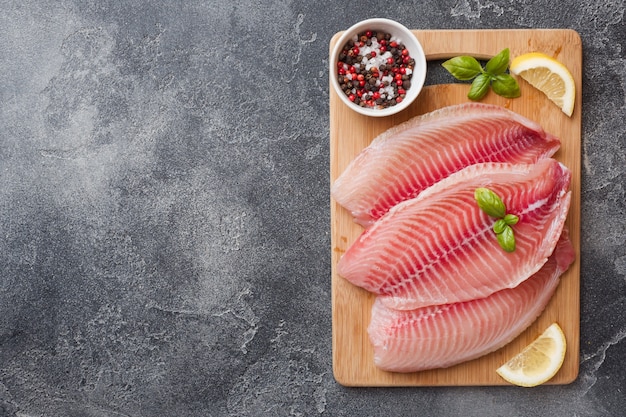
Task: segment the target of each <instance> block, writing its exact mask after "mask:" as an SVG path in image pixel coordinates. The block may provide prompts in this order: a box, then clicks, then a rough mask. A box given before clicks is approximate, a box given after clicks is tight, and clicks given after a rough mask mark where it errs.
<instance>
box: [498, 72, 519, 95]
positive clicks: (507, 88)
mask: <svg viewBox="0 0 626 417" xmlns="http://www.w3.org/2000/svg"><path fill="white" fill-rule="evenodd" d="M491 88H493V91H494V93H496V94H497V95H499V96H502V97H505V98H515V97H519V96H520V95H521V92H520V89H519V85H518V84H517V81H516V80H515V78H513V77H512V76H511V75H510V74H499V75H496V76H495V77H494V79H493V82H492V83H491Z"/></svg>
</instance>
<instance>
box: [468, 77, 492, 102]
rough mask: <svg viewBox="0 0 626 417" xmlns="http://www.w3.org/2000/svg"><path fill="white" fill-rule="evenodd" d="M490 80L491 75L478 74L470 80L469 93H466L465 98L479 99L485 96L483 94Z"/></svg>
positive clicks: (487, 88)
mask: <svg viewBox="0 0 626 417" xmlns="http://www.w3.org/2000/svg"><path fill="white" fill-rule="evenodd" d="M490 81H491V76H490V75H489V74H480V75H479V76H478V77H476V78H475V79H474V81H472V86H471V87H470V90H469V93H467V98H469V99H470V100H480V99H481V98H483V97H485V94H487V91H489V82H490Z"/></svg>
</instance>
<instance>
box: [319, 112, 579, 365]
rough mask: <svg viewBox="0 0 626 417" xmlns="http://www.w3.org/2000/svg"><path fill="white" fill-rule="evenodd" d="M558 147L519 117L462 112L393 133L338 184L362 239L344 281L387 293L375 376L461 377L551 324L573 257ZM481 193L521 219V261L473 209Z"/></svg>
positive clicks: (425, 118) (336, 194) (566, 181)
mask: <svg viewBox="0 0 626 417" xmlns="http://www.w3.org/2000/svg"><path fill="white" fill-rule="evenodd" d="M559 146H560V141H559V139H558V138H556V137H554V136H552V135H550V134H549V133H547V132H545V131H544V130H543V129H542V128H541V126H539V125H538V124H537V123H535V122H533V121H531V120H528V119H526V118H524V117H522V116H520V115H519V114H516V113H514V112H511V111H509V110H507V109H505V108H502V107H500V106H495V105H488V104H480V103H466V104H461V105H456V106H450V107H446V108H443V109H440V110H437V111H434V112H431V113H428V114H425V115H422V116H418V117H415V118H413V119H411V120H409V121H407V122H405V123H403V124H401V125H398V126H396V127H394V128H392V129H390V130H388V131H386V132H384V133H383V134H381V135H380V136H379V137H377V138H376V139H374V141H373V142H372V143H371V144H370V146H368V147H367V148H366V149H364V150H363V151H362V152H361V153H360V154H359V155H358V156H357V157H356V158H355V159H354V160H353V161H352V162H351V164H350V165H349V166H348V167H347V168H346V170H345V171H344V172H343V173H342V174H341V175H340V176H339V178H337V180H336V181H335V183H334V184H333V186H332V189H331V195H332V196H333V198H334V199H335V200H336V201H337V202H338V203H339V204H341V205H342V206H343V207H344V208H346V209H347V210H348V211H350V213H351V214H352V215H353V216H354V219H355V221H356V222H358V223H359V224H361V225H363V226H364V227H365V228H366V229H365V230H364V232H363V233H362V234H361V236H360V237H359V238H358V239H357V240H356V241H355V242H354V243H353V244H352V245H351V246H350V247H349V248H348V250H347V251H346V253H345V254H344V255H343V256H342V258H341V259H340V261H339V263H338V265H337V272H338V273H339V275H341V276H342V277H344V278H345V279H347V280H348V281H350V282H351V283H353V284H354V285H357V286H359V287H362V288H364V289H366V290H368V291H370V292H372V293H374V294H377V298H376V301H375V302H374V306H373V308H372V316H371V322H370V325H369V328H368V333H369V337H370V341H371V343H372V344H373V347H374V362H375V364H376V366H378V367H379V368H381V369H383V370H387V371H394V372H414V371H421V370H425V369H433V368H443V367H448V366H452V365H455V364H458V363H460V362H464V361H467V360H471V359H474V358H477V357H480V356H483V355H485V354H487V353H490V352H492V351H494V350H497V349H499V348H500V347H502V346H504V345H505V344H507V343H508V342H510V341H511V340H513V339H514V338H515V337H516V336H517V335H519V334H520V333H521V332H523V331H524V330H525V329H526V328H527V327H528V326H529V325H530V324H532V323H533V322H534V321H535V319H536V318H537V317H538V316H539V315H540V314H541V312H542V311H543V310H544V308H545V307H546V305H547V303H548V301H549V300H550V298H551V297H552V294H553V293H554V291H555V290H556V287H557V286H558V283H559V279H560V276H561V275H562V274H563V272H565V271H566V270H567V269H568V267H569V266H570V265H571V263H572V262H573V261H574V257H575V252H574V249H573V247H572V244H571V242H570V240H569V237H568V233H567V230H566V229H565V228H564V223H565V219H566V217H567V213H568V210H569V205H570V198H571V193H570V191H569V187H570V181H571V173H570V171H569V170H568V168H567V167H565V166H564V165H563V164H561V163H559V162H558V161H556V160H555V159H553V158H552V156H553V155H554V153H555V152H556V151H557V150H558V149H559ZM479 187H486V188H489V189H491V190H493V191H494V192H495V193H496V194H498V195H499V196H500V197H501V199H502V201H503V202H504V204H505V206H506V208H507V213H511V214H515V215H517V216H518V217H519V222H518V223H517V224H516V225H514V226H513V230H514V232H515V240H516V249H515V251H514V252H511V253H508V252H505V251H504V250H503V249H502V248H501V247H500V246H499V244H498V241H497V239H496V236H495V234H494V233H493V230H492V227H493V224H494V221H495V220H494V219H493V218H490V217H489V216H488V215H487V214H485V213H484V212H483V211H482V210H481V209H480V208H479V207H478V205H477V204H476V202H475V200H474V191H475V190H476V188H479Z"/></svg>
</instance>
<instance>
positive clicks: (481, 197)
mask: <svg viewBox="0 0 626 417" xmlns="http://www.w3.org/2000/svg"><path fill="white" fill-rule="evenodd" d="M474 199H475V200H476V203H477V204H478V207H480V209H481V210H482V211H484V212H485V213H487V215H488V216H490V217H495V218H496V219H497V220H496V222H495V223H494V224H493V232H494V233H495V234H496V238H497V239H498V243H499V244H500V247H501V248H502V249H504V250H505V251H506V252H513V251H514V250H515V234H514V233H513V228H512V227H511V226H513V225H515V224H517V222H518V221H519V217H517V216H516V215H515V214H510V213H507V212H506V207H505V206H504V203H503V202H502V199H501V198H500V196H498V194H496V193H495V192H493V191H492V190H490V189H489V188H482V187H481V188H477V189H476V190H474Z"/></svg>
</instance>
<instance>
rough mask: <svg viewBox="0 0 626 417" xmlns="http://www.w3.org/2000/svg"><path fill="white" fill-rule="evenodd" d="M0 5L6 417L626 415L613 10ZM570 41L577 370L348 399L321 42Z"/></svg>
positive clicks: (623, 60)
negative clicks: (571, 376)
mask: <svg viewBox="0 0 626 417" xmlns="http://www.w3.org/2000/svg"><path fill="white" fill-rule="evenodd" d="M259 3H260V2H254V1H242V2H236V3H235V4H229V3H228V2H217V1H198V0H190V1H185V2H171V1H164V0H162V1H150V2H144V1H138V0H137V1H135V0H129V1H121V2H120V1H110V0H101V1H84V2H83V1H29V0H24V1H19V2H18V1H14V2H12V1H6V0H0V10H1V13H0V100H1V105H0V416H20V417H35V416H46V417H47V416H75V417H79V416H87V417H103V416H112V417H115V416H127V417H140V416H141V417H143V416H146V417H147V416H198V417H199V416H203V417H206V416H262V415H276V416H289V415H293V416H314V415H328V416H380V415H390V416H395V415H398V416H402V415H411V416H434V415H442V416H503V415H506V416H528V415H551V416H617V415H623V412H624V407H625V404H626V388H625V387H626V372H625V370H624V369H625V368H624V362H623V360H624V357H625V356H626V342H625V341H624V338H625V336H626V318H625V316H624V311H625V309H626V305H625V304H626V279H625V277H626V246H625V245H624V244H623V240H624V236H625V235H626V216H625V215H624V214H625V210H626V204H625V202H624V193H625V185H626V184H625V171H626V163H625V161H626V156H625V152H626V123H625V122H624V117H625V116H626V111H625V107H626V103H625V92H626V71H625V68H626V57H625V52H624V51H625V50H626V45H625V43H626V30H625V27H624V24H625V23H624V10H625V4H624V0H608V1H607V0H586V1H584V3H580V2H579V1H577V0H576V1H574V0H571V1H567V2H558V1H556V2H554V1H548V0H523V1H511V0H493V1H491V0H440V1H436V2H426V1H359V2H337V1H332V2H331V1H318V2H309V1H282V2H281V1H267V2H261V3H262V5H259ZM368 17H389V18H393V19H396V20H399V21H401V22H402V23H404V24H406V25H407V26H409V27H411V28H424V29H428V28H433V29H434V28H573V29H575V30H577V31H578V32H579V33H580V35H581V37H582V39H583V44H584V90H583V103H584V104H583V106H584V108H583V167H584V171H583V202H582V228H583V229H582V248H581V251H582V300H581V304H582V323H581V332H582V339H581V370H580V377H579V378H578V380H577V381H576V382H574V383H573V384H571V385H568V386H546V387H542V388H540V389H517V388H511V387H500V388H489V387H459V388H417V389H347V388H344V387H341V386H340V385H338V384H337V383H336V382H335V381H334V379H333V376H332V370H331V325H330V318H331V311H330V260H329V259H330V241H329V206H328V205H329V195H328V188H329V180H328V165H329V155H328V142H329V129H328V127H329V116H328V82H327V76H328V75H327V65H328V59H327V56H328V42H329V40H330V38H331V36H332V35H333V34H334V33H335V32H337V31H339V30H342V29H345V28H346V27H348V26H349V25H351V24H352V23H354V22H356V21H358V20H360V19H363V18H368Z"/></svg>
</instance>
